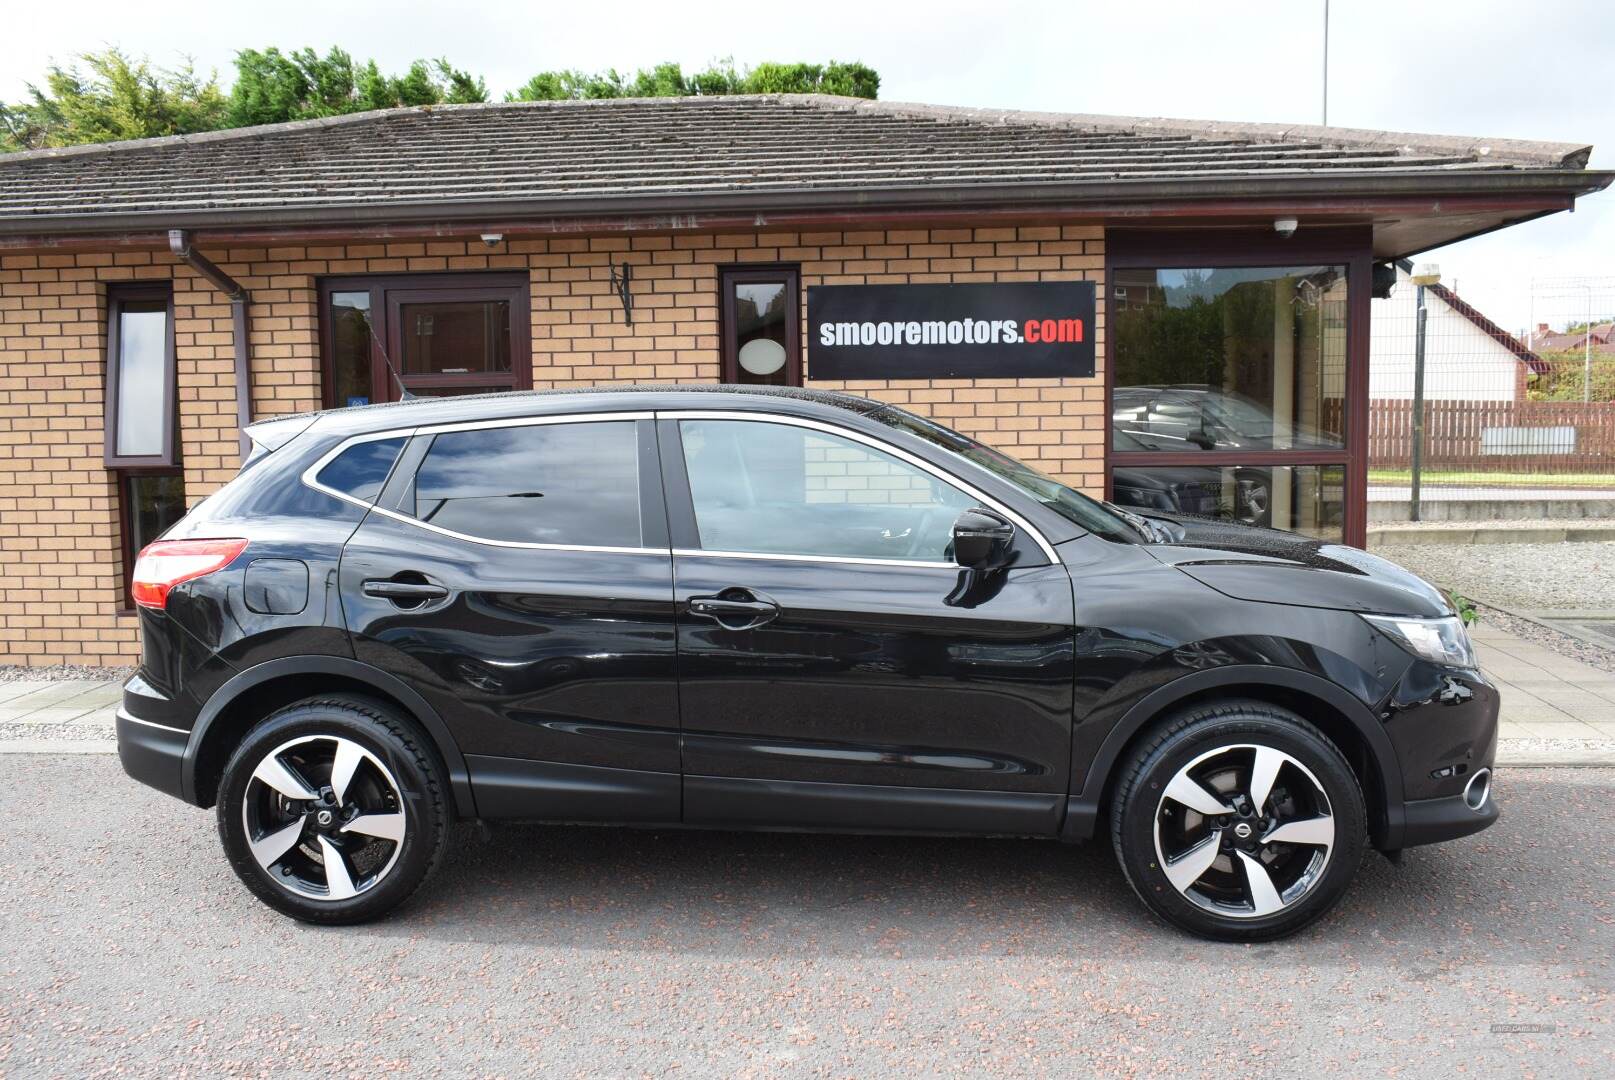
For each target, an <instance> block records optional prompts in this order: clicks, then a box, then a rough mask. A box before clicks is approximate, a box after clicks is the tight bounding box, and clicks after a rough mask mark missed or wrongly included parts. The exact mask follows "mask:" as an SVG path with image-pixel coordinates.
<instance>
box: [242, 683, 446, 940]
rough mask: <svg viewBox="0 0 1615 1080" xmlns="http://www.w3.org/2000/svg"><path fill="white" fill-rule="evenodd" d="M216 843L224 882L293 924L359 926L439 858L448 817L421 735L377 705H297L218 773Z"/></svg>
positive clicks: (413, 885)
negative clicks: (227, 873) (230, 879)
mask: <svg viewBox="0 0 1615 1080" xmlns="http://www.w3.org/2000/svg"><path fill="white" fill-rule="evenodd" d="M218 819H219V836H220V838H221V840H222V841H223V843H224V849H225V853H226V855H227V856H228V857H229V860H230V864H231V866H232V867H233V868H234V869H235V872H236V874H237V875H238V876H239V877H240V878H241V880H242V881H243V882H245V883H246V885H247V887H248V888H249V889H251V890H252V891H253V893H255V894H256V895H257V896H258V898H259V899H261V900H263V901H264V902H265V903H266V904H268V905H269V906H271V907H273V908H275V909H277V910H279V911H282V912H284V913H285V914H287V915H291V916H292V917H294V918H297V919H302V920H304V921H305V922H314V923H327V924H343V923H356V922H362V921H364V920H366V919H373V918H376V917H378V916H380V915H383V914H385V913H386V912H388V911H391V910H392V909H393V908H395V907H397V906H398V905H399V904H401V903H403V902H404V901H405V900H407V899H408V898H409V897H410V895H411V894H412V893H414V892H415V890H416V889H417V888H418V887H419V886H420V884H421V883H422V882H423V881H425V880H426V877H427V876H428V875H429V874H430V873H431V871H432V870H433V868H435V867H436V865H437V863H438V861H439V860H440V859H441V858H442V855H443V852H444V849H445V848H446V846H447V843H448V830H449V812H448V806H447V803H446V801H445V793H444V784H443V779H442V772H441V768H440V766H439V765H438V763H437V761H436V759H435V757H434V756H433V754H432V753H431V751H430V750H429V749H428V748H427V746H426V744H425V739H424V738H423V737H422V736H421V735H420V734H419V733H418V732H417V731H416V730H415V728H414V726H413V725H412V724H410V723H409V722H408V721H407V720H405V719H404V718H403V717H400V716H397V715H395V714H394V713H393V712H392V711H391V710H389V709H387V708H386V707H385V706H383V705H381V704H380V703H379V702H372V701H369V700H366V699H361V698H346V697H332V698H323V699H316V700H310V701H303V702H299V703H297V704H295V705H291V706H288V707H287V708H285V709H282V710H280V711H279V712H277V713H275V714H274V715H273V716H271V717H269V718H268V719H266V720H264V721H263V722H261V723H260V724H258V725H257V726H256V727H254V728H253V729H252V730H251V731H250V732H249V733H248V734H247V737H246V738H245V739H244V740H243V741H242V743H241V745H240V746H238V747H237V748H236V751H235V753H234V754H233V755H232V756H231V758H230V762H229V764H228V765H226V766H225V770H224V776H223V777H222V779H221V782H220V785H219V801H218Z"/></svg>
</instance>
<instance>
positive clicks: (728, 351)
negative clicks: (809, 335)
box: [719, 267, 802, 386]
mask: <svg viewBox="0 0 1615 1080" xmlns="http://www.w3.org/2000/svg"><path fill="white" fill-rule="evenodd" d="M719 289H720V290H721V295H720V300H721V305H722V309H723V381H724V382H726V383H739V384H742V385H746V386H801V385H802V333H801V330H800V328H799V326H798V312H799V311H800V308H801V302H800V299H799V298H800V297H801V295H802V294H801V288H800V277H799V275H798V273H797V270H796V268H795V267H769V268H764V269H758V268H754V267H747V268H745V269H729V270H724V271H723V272H722V273H721V274H720V275H719Z"/></svg>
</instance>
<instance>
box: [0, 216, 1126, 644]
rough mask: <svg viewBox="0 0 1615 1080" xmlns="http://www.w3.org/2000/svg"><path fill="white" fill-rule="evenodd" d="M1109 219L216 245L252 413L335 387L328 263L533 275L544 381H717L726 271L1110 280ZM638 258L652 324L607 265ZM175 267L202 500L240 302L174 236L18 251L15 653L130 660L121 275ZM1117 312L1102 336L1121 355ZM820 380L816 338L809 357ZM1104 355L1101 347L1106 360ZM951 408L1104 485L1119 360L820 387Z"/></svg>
mask: <svg viewBox="0 0 1615 1080" xmlns="http://www.w3.org/2000/svg"><path fill="white" fill-rule="evenodd" d="M1103 244H1104V241H1103V230H1102V229H1101V228H1099V227H1098V226H1047V227H1022V228H993V229H932V230H925V229H910V230H884V231H882V230H877V231H849V232H801V233H766V232H764V233H740V234H733V235H727V234H677V235H671V236H637V235H636V236H596V237H556V238H548V239H532V240H512V241H510V242H508V243H506V244H503V245H500V246H499V247H497V248H495V249H492V250H490V249H489V248H487V247H486V246H485V245H483V244H482V243H481V242H480V241H478V240H475V239H472V240H470V241H469V242H467V241H443V242H416V243H386V244H380V243H376V244H350V245H324V246H306V247H288V248H256V249H253V248H243V249H233V250H229V251H218V250H208V251H207V254H208V256H209V257H210V258H212V259H214V261H216V262H218V263H219V264H220V265H221V266H222V267H223V268H224V269H225V271H226V272H227V273H229V274H231V275H232V276H233V277H235V278H236V279H237V280H238V281H240V282H241V283H242V284H243V285H245V286H246V287H247V288H248V289H249V290H250V291H251V292H252V296H253V305H252V356H253V414H254V416H258V417H262V416H268V415H275V414H279V413H287V412H297V411H301V410H303V409H310V408H316V407H318V406H319V403H320V400H319V399H320V366H319V334H318V330H319V327H318V312H317V306H318V305H317V293H316V281H317V279H318V278H319V277H320V276H322V275H334V274H366V273H389V274H391V273H405V272H420V271H434V272H448V271H455V270H523V269H525V270H527V271H528V272H529V274H530V275H531V280H532V337H533V384H534V386H536V387H539V388H546V387H559V386H576V385H589V384H593V383H598V382H609V381H686V382H713V381H716V380H717V379H718V378H719V370H720V362H719V354H718V334H719V326H718V293H717V275H718V269H719V268H720V267H722V266H727V265H737V264H744V263H771V262H787V263H795V264H799V265H800V267H801V272H802V285H803V288H804V289H805V288H806V287H807V286H809V285H817V284H860V283H870V284H878V283H903V282H915V283H919V282H949V281H954V282H966V281H1062V280H1091V281H1096V282H1099V283H1100V292H1101V295H1102V294H1103V281H1102V278H1103V274H1104V246H1103ZM623 261H627V262H629V263H632V264H633V265H634V293H635V299H634V325H633V326H632V327H628V326H626V325H624V323H623V319H622V312H621V307H620V305H619V302H618V300H617V297H616V296H615V295H614V294H613V293H612V292H611V289H610V267H611V265H612V264H620V263H622V262H623ZM145 280H171V281H172V282H173V284H174V331H175V347H176V359H177V364H178V371H177V377H178V378H177V382H178V388H179V402H180V403H179V424H180V440H181V447H182V454H183V457H184V463H185V485H186V495H187V497H188V498H189V499H190V500H191V501H192V502H195V501H196V500H198V499H200V498H202V497H203V496H204V495H206V494H208V493H209V492H211V491H214V490H216V489H217V488H218V487H219V486H220V485H221V484H223V483H224V482H225V481H227V480H228V479H229V478H230V477H231V476H232V475H234V472H235V467H236V463H237V457H238V449H237V448H238V440H237V433H236V428H235V387H234V378H233V370H234V360H233V342H232V337H231V333H232V332H231V322H230V307H229V304H228V303H227V302H225V301H224V300H223V298H222V297H221V295H220V294H219V293H218V292H217V291H216V290H215V289H214V288H213V287H212V286H211V285H210V284H209V283H208V282H206V281H205V280H203V279H201V278H199V277H197V276H196V275H195V274H194V273H193V272H192V271H191V270H190V268H189V267H186V266H185V265H184V264H182V263H180V262H178V261H177V260H176V259H174V258H173V257H172V256H171V255H169V254H168V253H166V252H144V251H134V252H118V253H115V254H113V253H93V254H74V255H4V256H0V663H22V664H52V663H93V664H122V663H129V662H130V661H131V659H132V658H133V657H134V656H135V655H137V653H138V644H137V641H136V623H135V621H134V620H133V619H132V618H131V617H130V616H128V615H127V614H121V613H120V608H121V607H122V606H123V600H122V596H123V584H122V582H123V570H122V564H121V555H120V551H121V541H120V538H119V524H118V507H117V490H116V486H115V484H114V482H113V478H112V476H111V474H109V473H108V472H107V470H106V469H104V468H102V466H101V455H102V449H101V448H102V439H103V429H102V417H103V412H102V409H103V401H104V379H105V348H106V329H105V322H106V319H105V306H106V286H107V285H109V284H112V283H116V282H128V281H145ZM1103 310H1104V305H1103V304H1101V305H1100V312H1101V314H1100V316H1099V319H1100V323H1101V325H1100V326H1099V327H1098V328H1097V333H1096V337H1097V338H1098V340H1099V345H1100V355H1101V357H1102V356H1103V325H1102V324H1103V314H1102V313H1103ZM805 356H806V363H807V368H808V372H809V374H810V376H811V370H812V354H811V350H809V351H808V352H807V353H806V354H805ZM1101 363H1103V361H1102V360H1101ZM811 385H813V386H816V387H820V388H823V389H844V390H849V391H852V392H854V393H859V394H866V395H869V396H871V397H877V398H881V399H883V400H887V401H892V402H895V403H897V404H901V405H903V406H905V407H906V408H909V409H912V410H914V411H916V412H920V413H924V414H927V415H930V416H933V417H935V418H937V419H938V420H940V421H942V422H943V423H946V424H948V425H949V426H951V427H955V428H958V429H959V430H961V431H964V432H966V433H968V434H971V435H975V436H978V437H980V438H981V439H983V440H984V441H986V442H989V443H992V444H994V445H996V446H998V447H1000V448H1002V449H1004V450H1007V451H1008V452H1010V453H1012V454H1014V455H1016V456H1017V457H1020V458H1023V459H1025V460H1027V461H1030V462H1033V463H1035V464H1037V465H1038V466H1039V467H1041V468H1043V469H1044V470H1045V471H1048V472H1051V473H1054V474H1056V475H1058V476H1061V477H1063V478H1065V479H1066V480H1067V481H1069V482H1071V483H1074V484H1076V485H1078V486H1080V487H1083V488H1085V489H1086V490H1088V491H1090V492H1094V493H1097V492H1099V491H1100V490H1102V487H1103V456H1102V455H1103V440H1104V437H1105V436H1104V430H1105V423H1104V415H1103V411H1104V405H1103V395H1104V390H1103V385H1104V382H1103V370H1101V371H1100V373H1099V376H1098V377H1096V378H1093V379H1082V380H1059V379H978V380H968V379H950V380H933V381H926V380H890V381H858V382H834V383H832V382H822V383H812V384H811Z"/></svg>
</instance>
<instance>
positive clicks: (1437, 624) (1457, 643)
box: [1363, 615, 1475, 668]
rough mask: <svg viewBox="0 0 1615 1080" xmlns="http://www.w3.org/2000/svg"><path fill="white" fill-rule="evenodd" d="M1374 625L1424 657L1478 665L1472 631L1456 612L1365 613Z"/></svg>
mask: <svg viewBox="0 0 1615 1080" xmlns="http://www.w3.org/2000/svg"><path fill="white" fill-rule="evenodd" d="M1363 619H1364V620H1365V621H1366V622H1367V623H1368V625H1370V626H1372V627H1373V628H1374V629H1376V630H1378V631H1380V632H1381V633H1383V634H1384V635H1385V636H1386V637H1388V638H1390V639H1391V640H1392V641H1394V642H1396V643H1397V644H1398V645H1400V646H1402V648H1404V649H1406V650H1407V651H1408V652H1410V653H1412V654H1413V655H1414V656H1417V657H1418V658H1419V659H1421V660H1428V661H1430V662H1431V663H1432V664H1447V665H1450V666H1452V667H1462V668H1472V667H1474V666H1475V648H1474V646H1473V645H1471V644H1470V643H1469V631H1468V630H1465V629H1464V624H1463V620H1462V619H1460V618H1458V617H1457V616H1456V615H1449V616H1447V617H1446V618H1444V619H1402V618H1397V617H1396V616H1392V615H1364V616H1363Z"/></svg>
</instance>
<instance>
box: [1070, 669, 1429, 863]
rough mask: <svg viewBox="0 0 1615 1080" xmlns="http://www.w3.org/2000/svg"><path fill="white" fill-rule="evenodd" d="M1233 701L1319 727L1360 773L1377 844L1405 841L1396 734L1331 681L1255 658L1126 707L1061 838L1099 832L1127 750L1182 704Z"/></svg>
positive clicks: (1391, 846) (1188, 678) (1389, 846)
mask: <svg viewBox="0 0 1615 1080" xmlns="http://www.w3.org/2000/svg"><path fill="white" fill-rule="evenodd" d="M1235 699H1242V700H1247V701H1259V702H1265V703H1266V704H1270V705H1277V706H1279V707H1280V708H1284V709H1289V710H1290V711H1292V712H1295V713H1297V714H1299V715H1301V716H1303V717H1306V718H1307V719H1308V720H1310V721H1311V722H1312V723H1313V724H1314V725H1315V726H1317V727H1318V728H1320V729H1321V730H1322V731H1323V733H1324V734H1325V735H1326V736H1328V738H1329V739H1330V741H1331V742H1333V743H1334V744H1335V745H1336V746H1337V747H1338V748H1339V749H1340V751H1341V753H1343V754H1345V756H1346V759H1347V761H1349V762H1350V763H1351V765H1352V768H1353V770H1354V771H1355V772H1356V773H1357V779H1358V782H1359V783H1360V784H1361V785H1362V789H1363V794H1364V796H1365V798H1366V799H1367V800H1368V803H1369V818H1370V822H1371V826H1370V836H1371V839H1372V841H1373V843H1374V846H1375V847H1377V848H1380V849H1381V850H1386V851H1393V850H1395V849H1397V848H1399V847H1401V846H1402V832H1403V822H1404V818H1403V807H1402V802H1403V796H1402V767H1401V764H1400V763H1399V762H1398V760H1397V757H1396V751H1395V748H1393V747H1392V745H1391V740H1390V736H1388V735H1387V734H1386V733H1385V729H1384V727H1383V726H1382V725H1381V724H1380V723H1379V722H1378V721H1377V720H1376V719H1375V717H1374V715H1373V713H1372V712H1370V711H1369V709H1368V707H1367V706H1365V705H1364V704H1363V703H1362V702H1360V701H1358V700H1357V699H1356V698H1354V697H1353V696H1352V695H1351V694H1350V693H1349V692H1347V691H1346V690H1345V689H1343V688H1342V687H1340V686H1337V685H1335V684H1334V683H1332V682H1329V681H1328V680H1326V679H1322V678H1320V677H1318V676H1316V675H1309V674H1307V673H1306V672H1304V671H1295V670H1293V669H1290V668H1275V667H1265V666H1257V665H1253V664H1238V665H1230V666H1228V667H1224V668H1216V669H1212V670H1209V671H1199V672H1195V673H1194V674H1192V675H1185V676H1184V677H1182V678H1180V679H1176V680H1174V681H1172V682H1170V683H1168V684H1166V685H1165V686H1162V687H1159V688H1157V689H1156V690H1154V691H1153V692H1151V693H1150V694H1148V695H1146V696H1145V697H1144V698H1143V699H1142V700H1140V701H1139V702H1137V703H1136V704H1134V705H1133V706H1132V707H1131V708H1130V709H1128V710H1127V712H1126V713H1124V714H1123V715H1122V718H1121V719H1120V720H1119V721H1117V722H1116V724H1115V726H1113V727H1112V728H1111V730H1110V733H1109V734H1108V735H1106V736H1105V740H1104V742H1103V743H1101V744H1100V747H1099V751H1098V752H1097V753H1096V754H1095V755H1094V757H1093V760H1092V761H1091V762H1090V763H1089V764H1088V768H1087V769H1086V770H1085V772H1084V778H1083V786H1082V791H1081V792H1080V793H1076V792H1073V793H1072V797H1071V800H1070V804H1069V809H1068V811H1067V814H1066V822H1065V826H1064V828H1063V830H1062V832H1061V838H1062V839H1065V840H1086V839H1089V838H1091V837H1092V836H1093V835H1094V832H1095V828H1096V826H1097V824H1098V822H1099V821H1100V820H1101V815H1102V814H1104V813H1106V812H1107V811H1108V808H1109V801H1110V798H1111V796H1112V795H1113V794H1114V791H1115V787H1116V779H1117V773H1118V765H1119V763H1122V762H1125V761H1127V760H1128V754H1129V753H1131V752H1132V751H1133V750H1134V749H1135V748H1136V747H1137V746H1139V745H1140V744H1142V743H1143V742H1144V741H1145V740H1146V739H1147V738H1148V737H1149V734H1150V732H1151V731H1152V730H1153V729H1154V728H1156V727H1157V726H1158V725H1160V724H1161V723H1163V722H1165V721H1166V720H1167V719H1168V718H1169V717H1171V716H1172V715H1173V714H1174V713H1176V712H1178V711H1179V710H1181V709H1183V708H1186V707H1190V706H1194V705H1200V704H1205V703H1207V702H1210V701H1217V700H1235Z"/></svg>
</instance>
